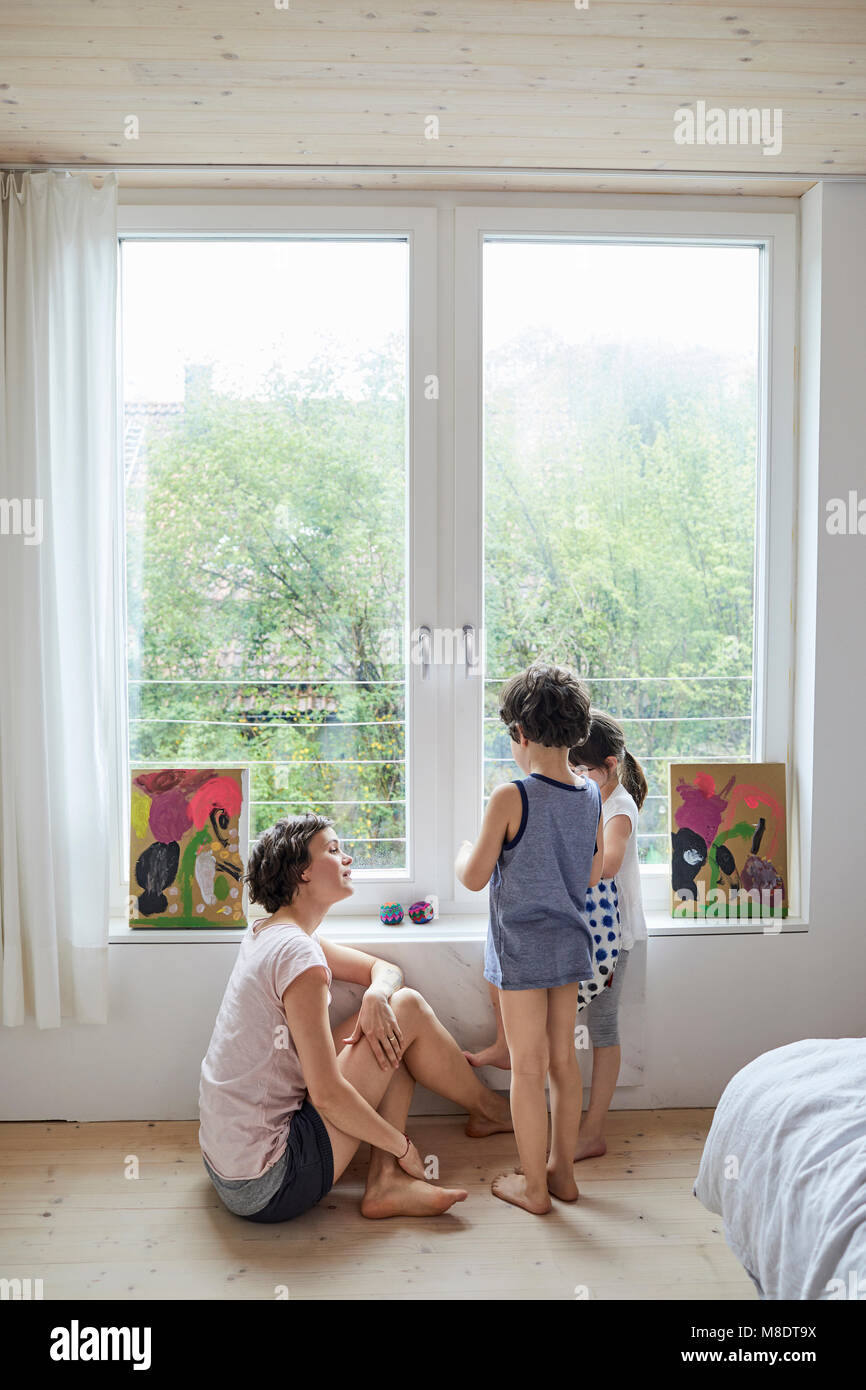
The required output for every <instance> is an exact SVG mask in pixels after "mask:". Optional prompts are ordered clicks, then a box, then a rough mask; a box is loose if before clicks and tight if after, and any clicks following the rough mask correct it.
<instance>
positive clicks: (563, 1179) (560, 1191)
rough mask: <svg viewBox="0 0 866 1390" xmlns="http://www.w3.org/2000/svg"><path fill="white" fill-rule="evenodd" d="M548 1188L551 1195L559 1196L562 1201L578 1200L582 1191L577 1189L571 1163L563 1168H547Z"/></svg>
mask: <svg viewBox="0 0 866 1390" xmlns="http://www.w3.org/2000/svg"><path fill="white" fill-rule="evenodd" d="M547 1190H548V1192H549V1193H550V1195H551V1197H557V1198H558V1199H559V1201H560V1202H576V1201H577V1199H578V1197H579V1196H580V1193H579V1192H578V1190H577V1183H576V1182H575V1181H574V1173H573V1172H572V1170H571V1165H570V1164H569V1166H568V1167H567V1168H563V1169H562V1170H561V1171H560V1170H559V1169H558V1168H548V1170H547Z"/></svg>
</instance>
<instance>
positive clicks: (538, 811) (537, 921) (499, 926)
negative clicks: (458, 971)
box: [484, 772, 601, 989]
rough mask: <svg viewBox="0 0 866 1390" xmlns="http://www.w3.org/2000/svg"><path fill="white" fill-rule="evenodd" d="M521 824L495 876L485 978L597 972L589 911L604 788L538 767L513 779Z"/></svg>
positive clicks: (539, 982) (569, 980)
mask: <svg viewBox="0 0 866 1390" xmlns="http://www.w3.org/2000/svg"><path fill="white" fill-rule="evenodd" d="M514 785H515V786H517V787H519V789H520V795H521V798H522V801H523V815H522V818H521V822H520V828H519V830H518V832H517V834H516V835H515V836H514V839H513V840H506V841H505V843H504V844H503V846H502V850H501V851H500V855H499V858H498V860H497V862H496V865H495V867H494V870H493V875H492V877H491V879H490V920H489V923H488V928H487V946H486V950H485V957H484V978H485V979H487V980H489V981H490V982H491V984H494V985H496V986H497V987H498V988H499V989H555V988H557V987H558V986H559V985H567V984H573V983H575V982H578V981H581V980H591V979H592V978H593V940H592V931H591V929H590V926H589V919H588V917H587V912H586V893H587V888H588V886H589V879H590V874H591V872H592V860H593V855H594V854H595V846H596V839H597V835H598V824H599V820H600V818H601V792H600V791H599V789H598V786H597V785H596V783H595V782H593V781H592V779H591V778H589V777H585V778H584V785H583V786H582V787H581V786H577V785H576V784H574V783H572V784H570V785H569V784H566V783H565V782H558V781H554V779H553V778H551V777H544V776H542V774H541V773H540V772H533V773H531V774H530V775H529V776H528V777H525V778H524V779H523V780H522V781H517V782H515V784H514Z"/></svg>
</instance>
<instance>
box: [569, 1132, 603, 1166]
mask: <svg viewBox="0 0 866 1390" xmlns="http://www.w3.org/2000/svg"><path fill="white" fill-rule="evenodd" d="M606 1153H607V1144H606V1143H605V1142H604V1139H603V1138H602V1136H601V1135H599V1136H598V1137H597V1138H592V1137H591V1136H590V1135H585V1136H583V1137H582V1138H581V1139H579V1140H578V1143H577V1149H576V1151H575V1155H574V1161H575V1163H579V1162H580V1160H581V1159H582V1158H602V1157H603V1155H604V1154H606Z"/></svg>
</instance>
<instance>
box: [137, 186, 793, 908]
mask: <svg viewBox="0 0 866 1390" xmlns="http://www.w3.org/2000/svg"><path fill="white" fill-rule="evenodd" d="M136 196H137V200H135V201H132V202H127V203H121V205H120V206H119V208H118V231H119V235H120V237H121V238H124V237H148V236H151V237H156V238H163V237H171V236H176V237H184V236H187V237H200V236H215V237H222V236H225V237H231V236H238V237H255V236H259V237H282V236H291V235H293V234H294V235H298V236H309V235H323V236H334V235H337V236H339V235H346V236H352V235H360V236H365V235H375V234H376V233H381V234H382V235H386V236H388V235H403V236H406V237H407V238H408V239H409V245H410V271H409V273H410V324H409V344H410V347H409V387H410V389H409V391H408V431H409V439H408V452H407V457H408V466H409V476H408V503H407V505H408V509H409V519H408V532H407V535H408V615H409V620H410V626H411V629H412V630H413V631H414V630H416V629H417V628H418V627H419V626H420V625H421V624H428V625H429V626H430V627H431V628H432V629H433V631H434V633H435V632H436V631H437V629H438V630H439V632H452V633H459V632H460V631H461V630H462V628H463V625H464V624H466V623H471V624H472V625H473V626H474V627H475V629H476V632H477V633H480V632H481V626H482V620H483V587H482V566H483V546H482V541H481V536H482V533H481V520H482V490H481V489H482V410H483V402H482V399H481V322H482V321H481V292H482V279H481V247H482V244H483V238H484V237H485V236H487V235H492V236H509V235H511V236H539V237H547V238H549V237H551V236H562V237H577V238H590V239H602V240H614V241H628V240H638V241H645V240H651V239H655V240H660V241H665V242H672V241H673V242H676V241H680V240H684V241H687V242H694V241H696V240H704V241H707V242H709V243H714V244H731V243H743V242H745V243H747V244H751V245H758V246H760V247H761V248H762V251H763V261H762V277H761V303H762V309H763V321H764V332H763V336H762V342H761V347H760V372H761V384H760V389H759V393H758V394H759V401H761V402H762V403H763V406H762V408H764V407H765V408H766V411H767V415H766V420H767V428H766V430H764V429H762V428H761V424H762V422H763V419H764V418H765V417H764V416H763V415H761V416H760V417H759V421H758V439H759V441H760V445H761V447H760V448H759V457H758V461H757V464H758V476H757V516H756V523H757V524H756V573H755V615H756V616H755V653H754V657H755V661H754V670H755V683H754V688H753V710H752V714H753V723H752V728H753V749H752V757H753V758H754V759H755V760H770V761H779V762H785V763H786V764H787V769H788V823H789V826H792V824H793V822H792V817H791V804H792V800H793V784H792V764H791V746H792V742H793V740H792V733H791V730H792V680H793V659H794V642H793V637H794V630H793V622H794V613H793V605H792V603H791V602H790V596H791V595H792V594H793V580H794V531H795V501H796V498H795V481H794V480H795V458H794V444H795V431H794V415H795V371H794V353H795V344H796V324H797V276H796V257H797V237H798V213H797V211H796V210H795V211H790V212H788V211H776V210H767V209H766V208H762V207H761V206H756V207H753V208H750V209H749V210H745V209H744V210H742V211H740V210H737V211H734V210H732V209H731V205H730V200H721V199H712V200H711V199H706V198H704V199H694V200H692V199H689V198H685V197H680V198H666V199H659V198H654V197H651V196H631V195H630V196H628V197H619V198H608V197H606V196H592V195H562V196H561V197H559V198H557V197H555V196H551V195H541V194H538V195H532V194H522V195H508V194H490V195H487V198H486V200H485V201H484V203H483V205H481V200H479V198H478V195H474V196H473V195H467V194H462V195H461V194H459V193H452V192H440V193H430V194H423V193H415V194H403V195H400V198H399V202H397V201H394V200H392V199H390V198H388V196H387V195H382V199H381V202H377V203H375V204H373V203H371V202H370V201H369V195H368V197H367V201H365V202H363V203H361V202H359V203H350V204H349V203H346V202H345V201H342V202H341V201H340V200H339V195H335V194H331V195H328V194H318V195H314V194H293V195H291V194H290V195H274V201H271V202H269V201H268V200H267V197H261V196H260V195H259V196H258V197H256V196H254V195H246V197H243V196H241V195H235V196H234V198H233V200H232V201H231V202H229V201H225V198H226V195H225V194H222V195H218V194H214V195H210V196H205V197H204V198H202V195H201V194H199V195H198V198H197V197H196V195H195V194H192V193H190V194H189V195H188V200H187V195H185V194H181V193H178V194H176V195H175V197H177V198H178V201H175V202H172V201H165V197H164V195H163V196H162V197H160V195H159V194H157V193H154V194H150V195H146V194H145V195H142V194H139V195H136ZM314 198H315V199H317V201H316V203H315V205H313V202H312V200H313V199H314ZM181 199H183V201H181ZM723 202H724V203H725V206H722V203H723ZM771 206H772V204H771ZM778 206H779V204H778V202H776V204H775V207H776V208H778ZM433 378H435V379H436V381H437V383H438V392H437V393H436V394H434V395H431V393H430V390H429V383H430V381H431V379H433ZM122 379H123V378H122V371H119V373H118V380H119V382H121V383H122ZM120 404H122V403H121V402H120V401H119V405H120ZM119 415H120V412H119ZM121 425H122V421H121V419H120V418H119V419H118V441H120V439H121V438H122V433H121ZM118 466H119V467H122V449H120V447H119V452H118ZM116 566H117V575H118V586H119V587H118V592H119V593H122V594H123V595H124V598H125V592H126V589H125V563H124V547H123V536H122V534H119V535H118V537H117V556H116ZM116 628H117V660H116V663H115V684H116V691H117V699H116V702H115V710H116V716H115V718H116V729H115V732H114V744H115V749H116V755H115V767H114V776H113V778H112V796H113V801H114V805H113V808H112V809H113V813H114V819H115V824H116V827H117V837H116V844H115V845H114V846H113V847H112V854H113V859H114V864H115V872H114V885H113V891H112V915H113V916H117V917H124V918H125V916H126V905H127V900H128V896H129V883H128V833H129V832H128V794H129V793H128V788H129V769H128V761H127V747H128V704H127V692H126V641H125V604H124V605H123V611H122V612H121V613H120V614H119V616H118V622H117V625H116ZM460 655H461V653H460V650H459V644H458V651H457V657H458V659H457V661H456V662H454V663H449V662H442V663H439V664H434V666H433V667H432V669H431V671H430V677H429V679H426V680H425V679H422V672H421V668H420V666H418V665H416V664H414V663H410V666H409V688H408V692H407V697H408V698H407V720H408V731H407V749H408V757H409V768H408V769H407V820H408V826H409V832H408V833H409V838H410V843H409V846H408V850H409V855H410V859H409V865H410V870H409V875H408V876H401V875H399V874H395V873H393V872H392V873H385V872H382V873H378V874H376V875H373V874H371V875H370V877H369V878H366V879H364V880H358V882H357V883H356V892H355V894H354V896H353V897H352V898H351V899H349V900H347V901H346V902H345V903H343V904H340V905H338V907H337V908H335V909H334V912H333V914H332V915H334V916H350V915H352V914H355V915H357V914H358V913H362V914H364V915H368V914H370V913H373V914H375V912H376V910H377V909H378V905H379V904H380V903H381V902H382V901H386V900H389V899H396V900H399V901H400V902H402V903H403V905H404V907H406V906H408V904H409V903H410V902H411V901H412V900H413V898H415V897H418V896H421V895H422V894H426V893H427V892H428V891H431V890H432V891H434V892H436V893H437V894H438V896H439V898H440V903H441V909H442V912H443V914H448V913H453V912H457V913H460V914H462V915H467V914H471V915H477V917H478V918H481V917H482V916H483V915H484V914H486V912H487V894H486V893H469V892H468V891H467V890H466V889H464V888H463V887H462V885H461V884H459V883H458V882H457V880H456V876H455V875H454V871H453V864H454V857H455V853H456V849H457V846H458V844H459V843H460V841H461V840H462V839H464V838H465V839H470V840H471V839H474V838H475V836H476V835H477V832H478V828H479V824H480V817H481V789H482V767H483V764H482V757H483V745H482V732H481V731H482V722H481V717H482V685H481V681H480V680H478V679H475V678H471V677H470V678H467V676H466V670H465V666H464V665H463V663H462V661H461V660H460V659H459V657H460ZM450 750H453V754H452V752H451V751H450ZM413 772H414V775H413ZM789 850H790V853H789V911H790V913H791V915H792V916H796V915H797V913H798V911H799V881H800V874H799V860H798V857H797V850H798V846H797V842H796V839H795V837H794V835H793V833H789ZM641 872H642V882H643V889H644V901H645V906H646V907H647V908H648V909H655V910H662V911H668V910H669V901H670V900H669V887H668V885H669V873H668V870H667V869H666V867H665V866H652V867H645V868H644V869H642V871H641ZM675 925H676V924H673V923H671V928H672V927H673V926H675ZM667 929H670V928H667ZM667 929H666V930H667ZM479 930H481V922H480V921H479ZM681 930H683V931H685V930H687V929H686V928H685V926H683V927H682V928H681ZM692 930H695V928H694V927H692ZM698 930H700V931H701V932H702V934H703V933H705V932H706V928H703V927H701V928H699V929H698ZM744 930H760V928H752V927H748V928H745V927H743V926H738V925H737V924H732V925H731V926H729V927H728V926H726V925H725V924H721V925H720V924H714V926H713V928H712V931H713V933H714V934H718V933H719V932H727V931H730V932H732V933H737V934H739V933H742V932H743V931H744Z"/></svg>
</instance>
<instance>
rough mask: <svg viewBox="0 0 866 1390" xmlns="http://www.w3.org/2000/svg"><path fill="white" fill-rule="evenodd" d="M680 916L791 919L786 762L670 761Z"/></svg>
mask: <svg viewBox="0 0 866 1390" xmlns="http://www.w3.org/2000/svg"><path fill="white" fill-rule="evenodd" d="M670 814H671V894H672V911H673V916H674V917H710V918H713V917H787V915H788V838H787V826H786V821H785V764H784V763H671V768H670Z"/></svg>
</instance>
